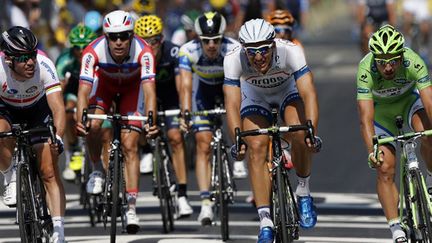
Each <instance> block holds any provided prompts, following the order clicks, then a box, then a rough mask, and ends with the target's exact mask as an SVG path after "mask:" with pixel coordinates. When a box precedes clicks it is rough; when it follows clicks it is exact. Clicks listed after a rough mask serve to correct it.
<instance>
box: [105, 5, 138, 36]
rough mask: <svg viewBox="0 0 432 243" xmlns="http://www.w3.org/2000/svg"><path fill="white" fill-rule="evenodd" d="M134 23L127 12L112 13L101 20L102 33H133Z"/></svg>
mask: <svg viewBox="0 0 432 243" xmlns="http://www.w3.org/2000/svg"><path fill="white" fill-rule="evenodd" d="M133 29H134V21H133V18H132V15H131V14H130V13H129V12H125V11H122V10H116V11H113V12H111V13H109V14H107V15H105V18H104V20H103V32H104V33H119V32H124V31H133Z"/></svg>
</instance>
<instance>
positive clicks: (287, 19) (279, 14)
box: [267, 9, 295, 26]
mask: <svg viewBox="0 0 432 243" xmlns="http://www.w3.org/2000/svg"><path fill="white" fill-rule="evenodd" d="M267 21H268V22H269V23H270V24H272V25H289V26H293V25H294V23H295V19H294V17H293V16H292V14H291V13H290V11H288V10H282V9H277V10H274V11H272V12H271V13H270V14H269V15H268V16H267Z"/></svg>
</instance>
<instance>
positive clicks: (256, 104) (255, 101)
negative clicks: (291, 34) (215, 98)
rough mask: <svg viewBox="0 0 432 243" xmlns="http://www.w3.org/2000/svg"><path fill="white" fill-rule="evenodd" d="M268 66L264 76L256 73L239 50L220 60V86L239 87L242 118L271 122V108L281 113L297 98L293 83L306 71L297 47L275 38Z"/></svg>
mask: <svg viewBox="0 0 432 243" xmlns="http://www.w3.org/2000/svg"><path fill="white" fill-rule="evenodd" d="M275 44H276V49H275V51H274V52H273V57H272V64H271V67H270V69H269V70H268V71H267V73H265V74H261V73H259V72H257V71H256V70H255V69H254V68H253V67H252V66H251V64H250V63H249V61H248V59H247V57H246V53H245V51H244V49H243V48H237V49H235V50H234V51H232V52H230V53H228V54H227V56H226V57H225V60H224V73H225V80H224V85H231V86H237V87H240V89H241V93H242V101H241V111H240V114H241V116H242V118H243V117H246V116H249V115H261V116H265V117H267V118H269V119H270V120H271V107H274V106H277V107H279V109H280V112H281V114H283V112H284V110H285V107H286V106H287V105H288V104H289V103H290V102H292V101H294V100H296V99H299V94H298V90H297V85H296V81H297V79H299V78H300V77H301V76H303V75H304V74H306V73H308V72H310V70H309V67H308V66H307V64H306V59H305V56H304V53H303V49H302V47H301V46H298V45H296V44H294V43H292V42H290V41H287V40H282V39H275Z"/></svg>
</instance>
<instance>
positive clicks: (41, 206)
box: [33, 174, 54, 242]
mask: <svg viewBox="0 0 432 243" xmlns="http://www.w3.org/2000/svg"><path fill="white" fill-rule="evenodd" d="M33 178H34V181H35V182H34V183H33V190H34V195H35V197H36V208H37V212H38V214H37V219H38V220H37V221H36V223H37V225H38V227H39V229H40V231H39V234H40V235H39V236H40V238H43V239H45V242H49V241H50V238H51V235H52V234H53V231H54V226H53V223H52V218H51V215H50V214H49V212H48V204H47V202H46V193H45V186H44V184H43V181H42V179H41V178H40V176H39V174H35V175H34V177H33Z"/></svg>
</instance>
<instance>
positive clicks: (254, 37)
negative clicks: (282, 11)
mask: <svg viewBox="0 0 432 243" xmlns="http://www.w3.org/2000/svg"><path fill="white" fill-rule="evenodd" d="M275 36H276V33H275V31H274V27H273V25H271V24H269V23H268V22H267V21H265V20H264V19H252V20H249V21H247V22H246V23H244V24H243V25H242V27H241V28H240V32H239V41H240V43H242V44H249V43H257V42H261V41H273V40H274V38H275Z"/></svg>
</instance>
